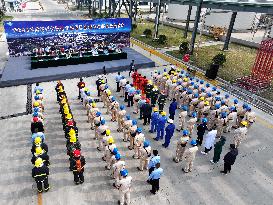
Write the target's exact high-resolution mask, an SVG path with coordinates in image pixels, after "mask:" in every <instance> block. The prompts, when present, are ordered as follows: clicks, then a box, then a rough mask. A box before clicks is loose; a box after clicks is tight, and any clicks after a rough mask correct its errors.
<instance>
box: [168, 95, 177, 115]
mask: <svg viewBox="0 0 273 205" xmlns="http://www.w3.org/2000/svg"><path fill="white" fill-rule="evenodd" d="M176 109H177V102H176V99H175V98H173V101H172V103H171V104H170V107H169V114H170V119H172V120H174V116H175V111H176Z"/></svg>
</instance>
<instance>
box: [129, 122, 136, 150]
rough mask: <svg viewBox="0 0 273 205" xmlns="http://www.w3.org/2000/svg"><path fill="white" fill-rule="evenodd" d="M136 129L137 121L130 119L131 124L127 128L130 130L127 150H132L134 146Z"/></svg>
mask: <svg viewBox="0 0 273 205" xmlns="http://www.w3.org/2000/svg"><path fill="white" fill-rule="evenodd" d="M136 130H137V121H136V120H132V126H131V127H130V128H129V132H130V145H129V146H128V148H129V150H132V149H133V148H134V142H135V136H136Z"/></svg>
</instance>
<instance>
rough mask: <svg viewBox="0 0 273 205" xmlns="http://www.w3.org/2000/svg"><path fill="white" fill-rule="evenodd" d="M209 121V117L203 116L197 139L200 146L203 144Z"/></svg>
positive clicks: (198, 127)
mask: <svg viewBox="0 0 273 205" xmlns="http://www.w3.org/2000/svg"><path fill="white" fill-rule="evenodd" d="M207 123H208V119H207V118H203V119H202V120H201V123H200V124H199V125H198V126H197V140H196V141H197V144H198V145H200V146H201V145H202V142H203V137H204V134H205V132H206V130H207V129H208V127H207Z"/></svg>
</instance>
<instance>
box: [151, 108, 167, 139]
mask: <svg viewBox="0 0 273 205" xmlns="http://www.w3.org/2000/svg"><path fill="white" fill-rule="evenodd" d="M166 122H167V117H166V112H164V111H163V112H162V113H161V116H160V117H159V119H158V124H157V129H156V132H157V135H156V138H154V140H156V141H158V140H160V139H163V137H164V130H165V124H166Z"/></svg>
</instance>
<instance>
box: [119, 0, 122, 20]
mask: <svg viewBox="0 0 273 205" xmlns="http://www.w3.org/2000/svg"><path fill="white" fill-rule="evenodd" d="M121 6H122V3H121V0H119V1H118V17H120V9H121Z"/></svg>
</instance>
